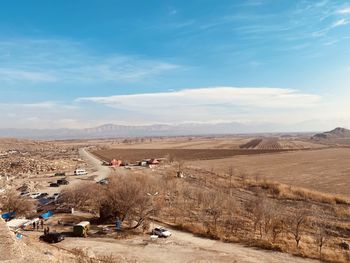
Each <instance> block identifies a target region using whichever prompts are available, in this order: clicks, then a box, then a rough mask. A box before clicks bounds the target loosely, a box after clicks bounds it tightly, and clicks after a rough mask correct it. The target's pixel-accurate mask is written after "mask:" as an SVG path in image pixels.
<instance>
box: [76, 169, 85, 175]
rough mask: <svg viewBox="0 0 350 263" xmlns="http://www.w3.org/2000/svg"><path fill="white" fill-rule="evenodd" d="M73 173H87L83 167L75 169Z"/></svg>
mask: <svg viewBox="0 0 350 263" xmlns="http://www.w3.org/2000/svg"><path fill="white" fill-rule="evenodd" d="M74 175H87V172H86V171H85V170H84V169H76V170H75V171H74Z"/></svg>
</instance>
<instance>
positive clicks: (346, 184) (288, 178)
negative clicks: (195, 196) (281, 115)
mask: <svg viewBox="0 0 350 263" xmlns="http://www.w3.org/2000/svg"><path fill="white" fill-rule="evenodd" d="M349 159H350V149H349V148H332V149H322V150H310V151H295V152H286V153H281V154H264V155H259V156H235V157H232V158H225V159H221V160H207V161H193V162H187V164H188V165H189V166H193V167H199V168H203V169H206V170H214V171H216V172H217V173H219V174H225V173H227V171H228V169H229V168H230V167H232V168H233V169H234V170H235V172H236V174H237V176H238V175H239V174H241V175H242V174H244V175H245V176H248V177H251V178H255V177H259V178H260V179H268V180H271V181H278V182H281V183H285V184H289V185H294V186H299V187H305V188H309V189H312V190H316V191H322V192H327V193H333V194H344V195H350V192H349V189H350V180H349V176H350V167H349Z"/></svg>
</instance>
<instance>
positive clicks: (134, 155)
mask: <svg viewBox="0 0 350 263" xmlns="http://www.w3.org/2000/svg"><path fill="white" fill-rule="evenodd" d="M282 151H283V150H238V149H237V150H228V149H109V150H101V151H96V152H94V154H95V155H96V156H98V157H100V158H101V159H103V160H105V161H110V160H112V159H120V160H124V161H128V162H136V161H139V160H142V159H147V158H165V157H167V156H171V158H173V159H176V160H210V159H221V158H227V157H232V156H236V155H257V154H264V153H271V152H273V153H276V152H282Z"/></svg>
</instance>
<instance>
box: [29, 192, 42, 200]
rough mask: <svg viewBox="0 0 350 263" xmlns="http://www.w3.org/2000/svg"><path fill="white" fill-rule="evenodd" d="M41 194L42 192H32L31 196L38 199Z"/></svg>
mask: <svg viewBox="0 0 350 263" xmlns="http://www.w3.org/2000/svg"><path fill="white" fill-rule="evenodd" d="M40 195H41V193H32V194H30V198H33V199H36V198H38V197H39V196H40Z"/></svg>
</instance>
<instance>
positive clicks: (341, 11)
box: [337, 6, 350, 15]
mask: <svg viewBox="0 0 350 263" xmlns="http://www.w3.org/2000/svg"><path fill="white" fill-rule="evenodd" d="M337 13H338V14H342V15H348V14H350V6H347V7H343V8H341V9H339V10H338V11H337Z"/></svg>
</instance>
